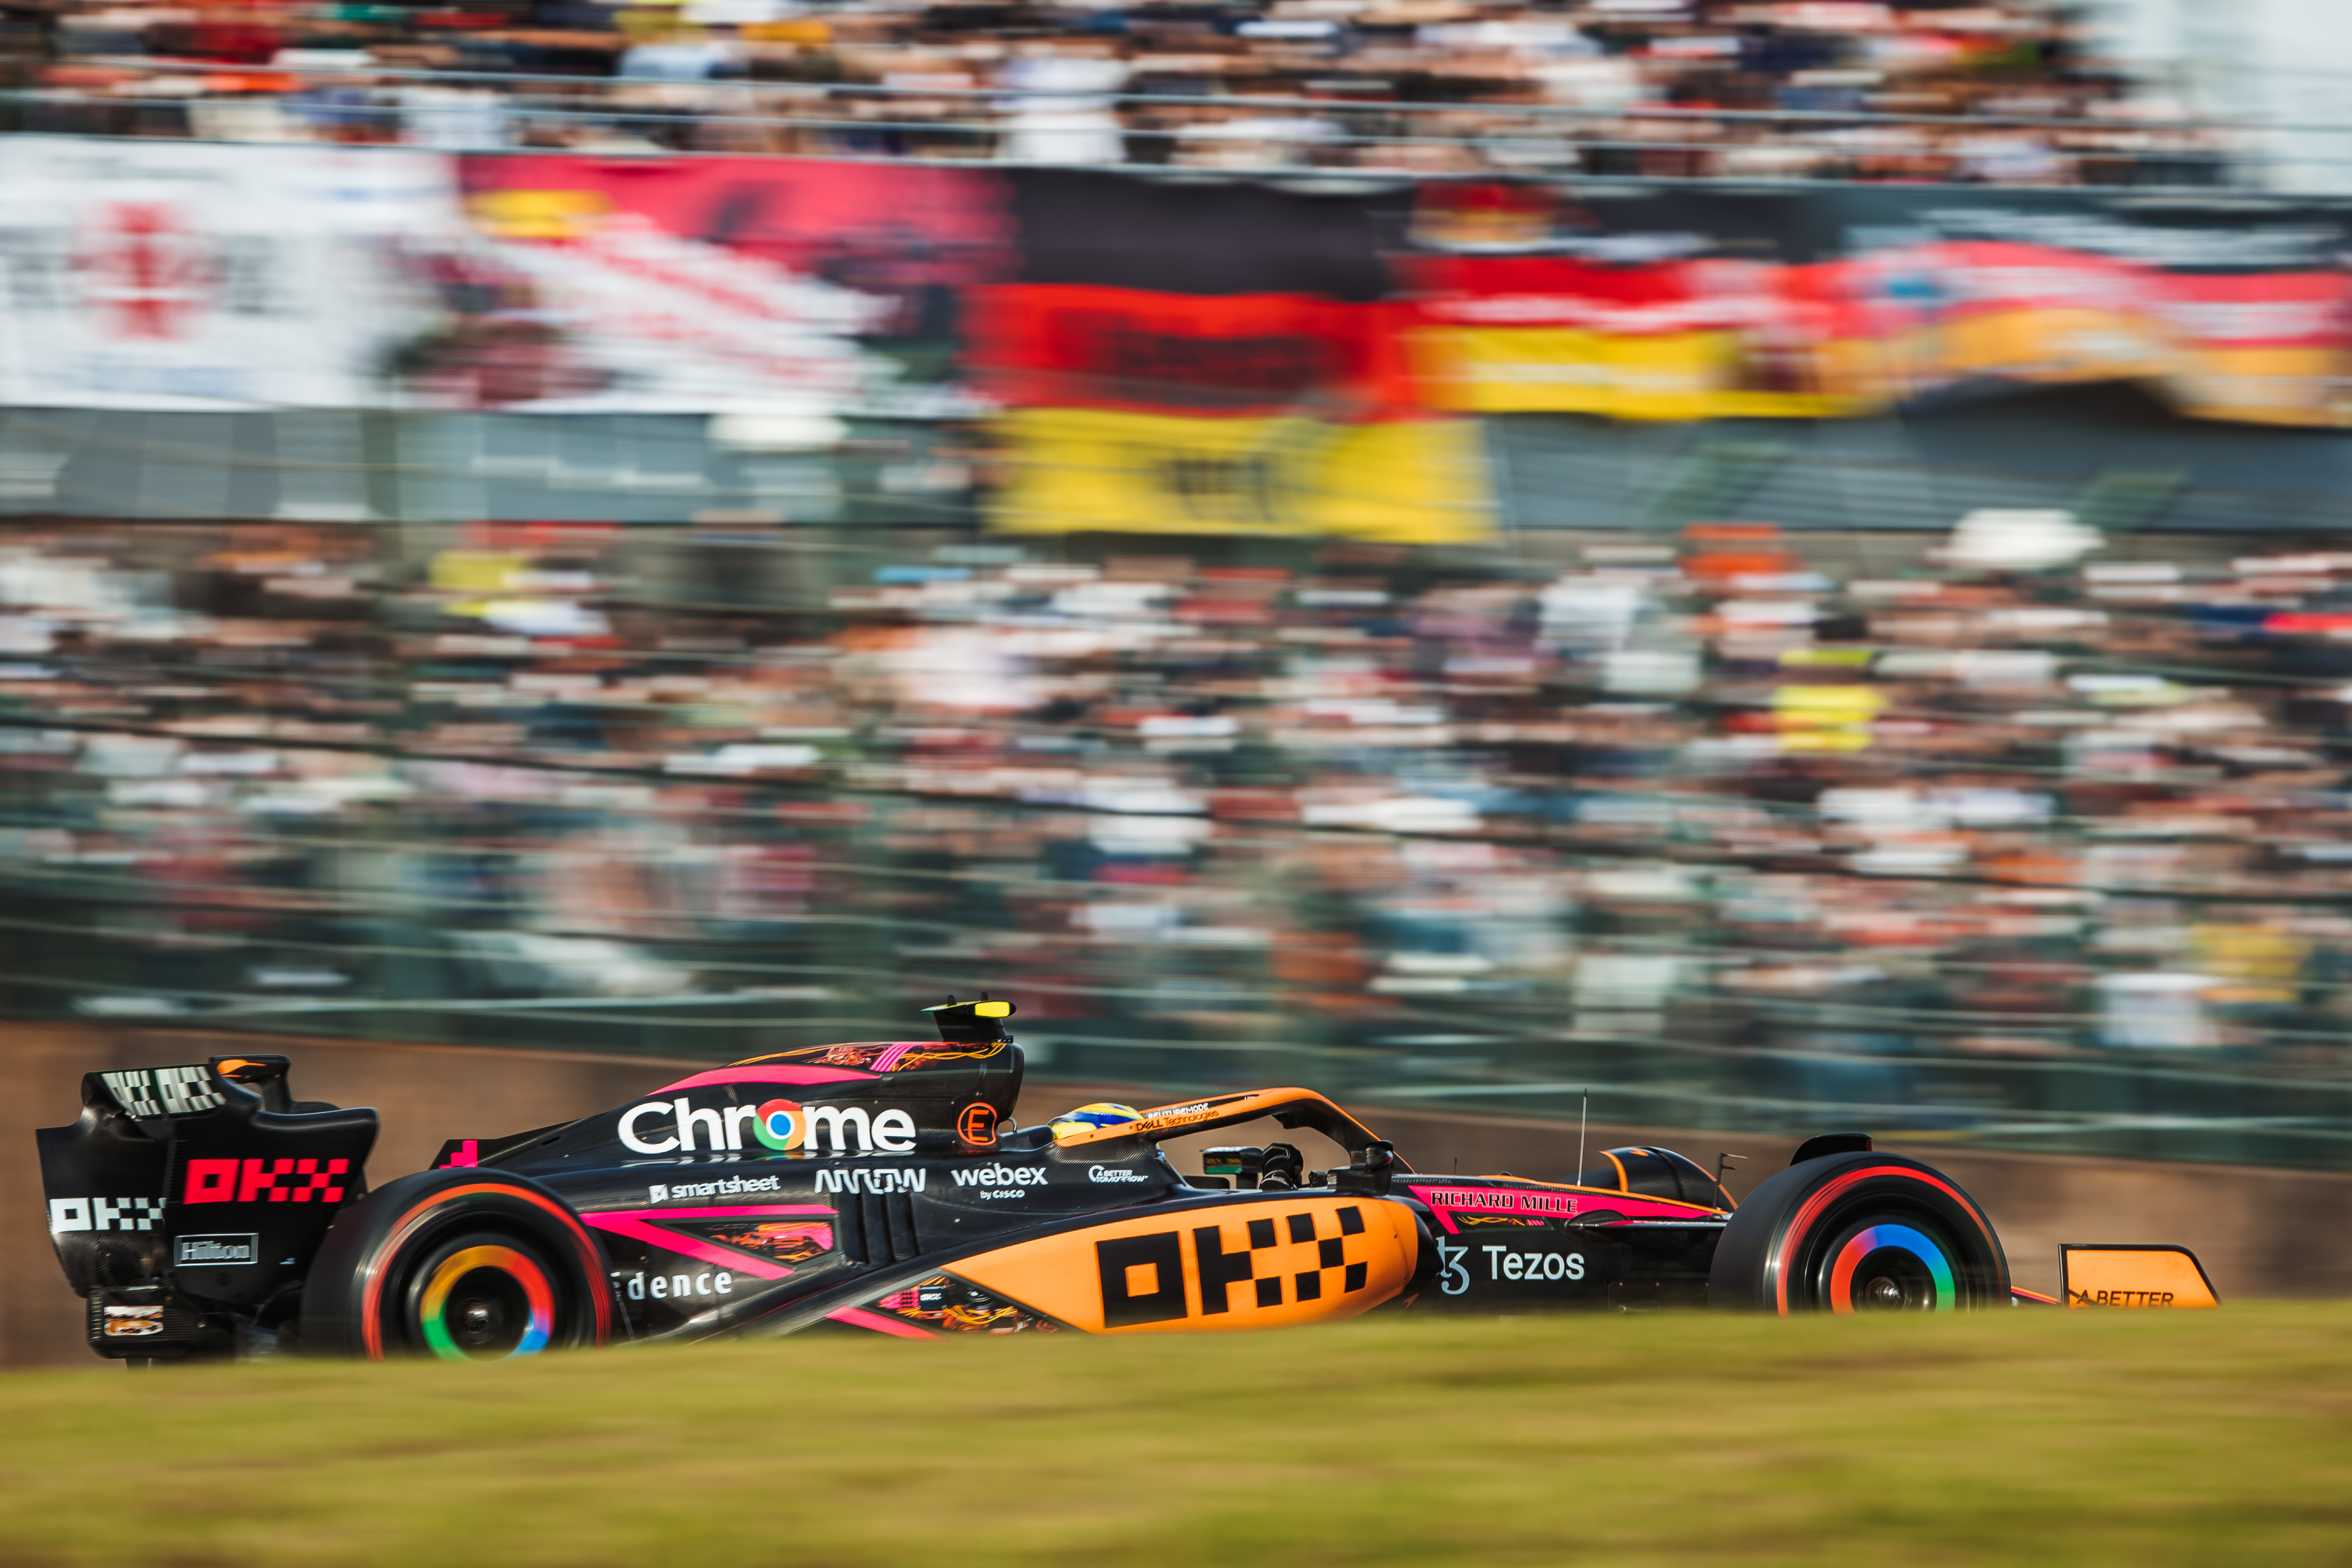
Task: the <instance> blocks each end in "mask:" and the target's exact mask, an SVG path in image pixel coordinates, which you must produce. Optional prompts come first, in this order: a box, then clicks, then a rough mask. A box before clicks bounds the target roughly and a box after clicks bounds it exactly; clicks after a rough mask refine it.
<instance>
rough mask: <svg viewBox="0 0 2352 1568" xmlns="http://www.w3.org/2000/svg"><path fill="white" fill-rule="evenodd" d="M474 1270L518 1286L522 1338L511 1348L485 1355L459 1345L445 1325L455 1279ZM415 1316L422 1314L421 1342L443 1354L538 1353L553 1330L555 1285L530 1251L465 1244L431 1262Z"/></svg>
mask: <svg viewBox="0 0 2352 1568" xmlns="http://www.w3.org/2000/svg"><path fill="white" fill-rule="evenodd" d="M478 1272H488V1273H492V1274H498V1275H502V1276H504V1277H505V1279H507V1280H508V1281H509V1283H510V1285H511V1287H512V1289H517V1290H520V1292H521V1295H522V1299H523V1303H524V1307H525V1314H524V1321H523V1329H522V1336H521V1338H520V1339H518V1340H517V1341H516V1342H515V1343H514V1345H513V1347H512V1348H511V1349H509V1350H507V1351H505V1352H499V1353H494V1354H491V1355H487V1356H484V1355H477V1354H476V1353H474V1352H471V1351H468V1350H467V1349H466V1348H465V1347H464V1346H463V1345H460V1344H459V1343H458V1342H457V1335H456V1334H454V1333H452V1332H451V1331H450V1327H449V1318H448V1312H449V1299H450V1297H451V1295H452V1294H454V1293H455V1292H456V1290H457V1285H458V1283H459V1281H461V1280H463V1279H465V1278H466V1277H467V1275H469V1274H474V1273H478ZM417 1316H418V1317H419V1318H420V1319H422V1320H423V1325H422V1326H423V1328H424V1331H425V1347H426V1348H427V1349H429V1350H430V1351H432V1352H433V1353H434V1354H435V1355H436V1356H440V1357H442V1358H444V1359H445V1360H448V1361H503V1360H506V1359H507V1358H508V1357H510V1356H519V1355H536V1354H538V1353H539V1352H541V1351H543V1350H545V1349H546V1348H547V1346H548V1342H549V1341H550V1340H551V1339H553V1338H554V1336H555V1287H554V1286H553V1285H552V1284H551V1283H550V1282H549V1280H548V1278H547V1270H546V1269H544V1268H541V1267H540V1264H539V1260H538V1259H537V1258H532V1257H531V1256H530V1254H529V1253H525V1252H518V1251H516V1250H515V1249H514V1248H513V1247H466V1248H465V1249H463V1250H462V1251H458V1252H453V1253H451V1254H450V1255H449V1256H448V1257H446V1258H443V1259H441V1261H440V1262H439V1263H437V1264H436V1265H435V1266H434V1269H433V1273H432V1276H431V1277H430V1278H429V1279H426V1280H425V1289H424V1290H423V1292H422V1293H421V1295H420V1297H419V1299H418V1300H417Z"/></svg>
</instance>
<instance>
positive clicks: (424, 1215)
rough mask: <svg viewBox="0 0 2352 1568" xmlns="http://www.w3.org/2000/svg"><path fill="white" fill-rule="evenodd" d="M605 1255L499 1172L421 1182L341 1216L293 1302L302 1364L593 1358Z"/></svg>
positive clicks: (568, 1218) (606, 1321)
mask: <svg viewBox="0 0 2352 1568" xmlns="http://www.w3.org/2000/svg"><path fill="white" fill-rule="evenodd" d="M613 1322H614V1306H613V1294H612V1289H611V1287H610V1285H609V1283H608V1282H607V1278H606V1262H605V1258H604V1248H603V1247H600V1246H599V1245H598V1244H597V1242H596V1238H595V1237H594V1236H593V1234H592V1233H591V1232H590V1231H589V1229H588V1227H587V1226H585V1225H583V1224H582V1223H581V1220H580V1216H579V1215H576V1214H574V1213H573V1212H572V1209H571V1208H570V1206H569V1205H566V1204H564V1203H563V1201H562V1199H560V1198H558V1197H556V1196H555V1195H554V1194H552V1193H550V1192H549V1191H548V1190H547V1189H546V1188H544V1187H542V1186H541V1185H540V1184H538V1183H536V1182H532V1181H530V1180H528V1179H526V1178H524V1177H521V1176H517V1175H510V1174H508V1173H504V1172H500V1171H487V1170H482V1169H479V1168H476V1167H458V1168H452V1169H444V1170H436V1171H419V1172H417V1173H415V1175H409V1176H403V1177H401V1178H400V1179H399V1180H397V1181H394V1182H390V1183H387V1184H384V1185H383V1186H381V1187H379V1188H377V1189H376V1190H375V1191H374V1192H373V1193H370V1194H368V1195H367V1196H366V1197H365V1198H363V1199H362V1200H361V1201H360V1202H359V1203H356V1204H354V1205H352V1206H351V1207H350V1208H349V1209H346V1210H345V1211H344V1212H343V1213H342V1214H341V1215H339V1216H337V1218H336V1220H335V1224H334V1227H333V1228H332V1229H331V1230H330V1231H328V1233H327V1238H326V1240H325V1242H324V1243H322V1244H321V1245H320V1248H319V1256H318V1259H317V1261H315V1262H314V1263H313V1264H312V1265H311V1266H310V1276H309V1278H308V1279H306V1280H305V1282H304V1284H303V1289H302V1344H303V1348H304V1349H305V1350H306V1351H309V1352H316V1353H321V1354H328V1355H352V1356H361V1357H364V1358H365V1359H367V1360H370V1361H383V1360H387V1359H389V1358H392V1357H395V1356H403V1355H434V1356H440V1357H444V1358H446V1359H450V1360H501V1359H504V1358H505V1357H508V1356H512V1355H530V1354H536V1353H537V1352H541V1351H544V1350H566V1349H571V1348H573V1347H577V1346H584V1345H601V1344H603V1343H604V1342H605V1341H606V1340H607V1339H608V1338H610V1337H611V1334H612V1331H613Z"/></svg>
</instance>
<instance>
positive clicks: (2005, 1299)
mask: <svg viewBox="0 0 2352 1568" xmlns="http://www.w3.org/2000/svg"><path fill="white" fill-rule="evenodd" d="M2009 1301H2010V1296H2009V1259H2008V1258H2007V1256H2006V1255H2004V1254H2003V1253H2002V1251H2001V1247H2000V1237H1998V1236H1996V1235H1995V1234H1994V1233H1993V1228H1992V1222H1991V1221H1990V1220H1988V1219H1987V1218H1985V1215H1984V1211H1983V1210H1982V1209H1980V1208H1979V1207H1978V1206H1977V1205H1976V1200H1975V1199H1973V1198H1971V1197H1969V1195H1968V1194H1966V1193H1964V1192H1962V1191H1961V1190H1960V1187H1959V1184H1958V1183H1956V1182H1954V1181H1953V1180H1952V1179H1951V1178H1950V1177H1948V1176H1946V1175H1943V1174H1942V1173H1938V1172H1937V1171H1936V1170H1935V1169H1933V1168H1932V1167H1930V1166H1927V1165H1923V1164H1921V1163H1919V1162H1917V1161H1916V1160H1906V1159H1905V1158H1903V1157H1902V1156H1901V1155H1899V1154H1880V1153H1875V1152H1855V1153H1845V1154H1832V1155H1825V1156H1823V1157H1822V1158H1821V1159H1817V1160H1807V1161H1805V1162H1803V1163H1801V1164H1796V1165H1791V1166H1790V1167H1789V1168H1788V1169H1787V1170H1785V1171H1782V1172H1781V1173H1780V1174H1778V1175H1776V1176H1773V1177H1772V1178H1770V1179H1769V1181H1767V1182H1765V1183H1764V1184H1762V1185H1761V1186H1759V1187H1758V1188H1757V1189H1756V1190H1755V1191H1754V1192H1753V1193H1751V1194H1748V1201H1747V1202H1746V1203H1744V1204H1742V1205H1739V1208H1738V1212H1736V1213H1735V1214H1734V1215H1732V1216H1731V1223H1730V1224H1729V1225H1728V1226H1726V1227H1725V1228H1724V1232H1723V1240H1722V1241H1721V1243H1719V1244H1718V1245H1717V1247H1716V1249H1715V1263H1714V1267H1713V1268H1712V1269H1711V1271H1710V1272H1709V1274H1708V1277H1707V1304H1708V1305H1709V1306H1711V1307H1717V1308H1729V1309H1732V1310H1747V1311H1765V1312H1776V1313H1778V1314H1780V1316H1782V1317H1787V1316H1789V1315H1790V1314H1791V1313H1795V1312H1837V1313H1841V1314H1843V1313H1853V1312H1874V1311H1915V1312H1916V1311H1954V1310H1966V1309H1970V1308H1976V1307H1993V1306H2007V1305H2009Z"/></svg>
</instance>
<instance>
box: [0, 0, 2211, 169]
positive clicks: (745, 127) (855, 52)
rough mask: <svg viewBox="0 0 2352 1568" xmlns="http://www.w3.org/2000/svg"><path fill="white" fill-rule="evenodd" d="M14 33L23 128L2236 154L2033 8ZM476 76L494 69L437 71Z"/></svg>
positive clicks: (102, 8) (1644, 4)
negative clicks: (2135, 85)
mask: <svg viewBox="0 0 2352 1568" xmlns="http://www.w3.org/2000/svg"><path fill="white" fill-rule="evenodd" d="M0 10H5V18H6V31H5V34H0V39H4V40H5V47H6V48H7V49H8V51H9V58H8V62H7V63H8V67H9V74H10V75H11V76H13V77H14V78H15V79H16V83H17V85H18V88H19V90H18V91H16V92H15V93H14V94H12V96H11V101H10V105H9V109H8V118H9V121H10V122H11V123H13V124H14V125H15V126H16V128H19V129H26V130H38V131H61V132H113V133H135V134H160V135H194V136H198V137H202V138H208V139H220V140H282V139H317V140H325V141H342V142H412V143H418V144H424V145H430V146H437V147H444V148H451V149H467V150H478V149H486V148H496V147H500V146H528V147H554V148H570V149H575V150H580V151H591V152H594V151H609V152H630V151H635V152H650V151H659V150H663V149H681V150H694V151H722V152H766V153H812V154H814V153H823V154H827V155H834V156H845V155H849V156H875V155H909V156H929V157H940V158H991V157H994V158H1003V159H1012V160H1023V161H1042V162H1052V163H1176V164H1185V165H1199V166H1209V167H1243V166H1265V165H1267V164H1307V165H1323V166H1339V167H1360V168H1380V169H1388V170H1406V171H1412V172H1414V173H1418V174H1439V175H1442V174H1449V173H1467V172H1474V171H1480V170H1497V169H1499V170H1505V171H1521V172H1527V173H1571V172H1574V173H1581V174H1588V175H1612V174H1615V175H1640V176H1645V177H1653V178H1657V177H1708V176H1723V177H1738V178H1759V177H1781V178H1786V177H1818V178H1841V179H1863V180H1898V181H1911V182H1917V181H1957V182H1982V183H1992V184H2007V185H2031V184H2194V183H2206V182H2210V181H2212V180H2215V179H2217V178H2219V177H2220V176H2221V170H2222V168H2223V159H2224V156H2225V153H2226V149H2225V147H2224V145H2223V143H2222V142H2221V139H2220V137H2219V134H2218V133H2217V132H2213V131H2211V130H2208V129H2199V128H2196V127H2192V126H2188V125H2185V124H2183V123H2182V122H2181V115H2180V110H2179V106H2178V105H2177V104H2174V103H2172V102H2170V101H2168V100H2164V99H2162V98H2160V97H2156V96H2151V95H2147V94H2145V93H2140V92H2136V91H2135V90H2134V89H2133V88H2132V86H2131V85H2130V84H2129V83H2128V82H2127V81H2126V79H2125V78H2124V77H2123V76H2122V75H2120V74H2119V73H2117V72H2116V71H2115V70H2114V69H2112V68H2107V67H2105V65H2104V64H2103V63H2102V61H2101V60H2099V59H2098V58H2096V57H2095V55H2094V54H2093V53H2091V52H2090V50H2089V49H2088V47H2086V43H2085V34H2084V29H2083V27H2082V26H2080V25H2079V23H2078V21H2077V20H2076V18H2075V17H2074V16H2073V15H2072V13H2071V11H2070V10H2069V8H2068V7H2066V6H2064V5H2055V4H2050V3H2046V0H1983V3H1965V0H1962V3H1948V0H1914V3H1911V4H1901V5H1896V4H1887V3H1883V0H1581V3H1578V4H1566V5H1563V4H1557V3H1553V0H1132V3H1121V0H1101V3H1093V0H1088V3H1082V4H1064V5H1055V4H1051V3H1048V0H930V3H926V0H847V3H842V4H810V3H806V0H683V4H680V3H677V0H669V3H666V4H655V5H630V4H620V5H603V4H592V3H582V0H453V3H452V4H450V5H444V6H437V7H435V6H425V5H363V4H348V5H319V4H278V3H268V0H261V3H254V4H245V5H217V4H205V5H140V4H130V3H123V0H38V3H35V0H8V4H7V5H5V7H0ZM461 72H462V73H488V76H482V75H467V76H449V77H447V78H446V79H435V78H434V77H432V76H430V75H425V74H419V73H461ZM498 76H511V77H514V78H516V79H515V80H512V81H508V82H499V81H497V80H495V79H493V78H495V77H498ZM1244 100H1255V101H1244Z"/></svg>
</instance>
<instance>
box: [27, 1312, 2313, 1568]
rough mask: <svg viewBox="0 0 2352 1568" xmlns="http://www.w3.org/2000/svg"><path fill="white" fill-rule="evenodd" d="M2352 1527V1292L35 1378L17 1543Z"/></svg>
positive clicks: (744, 1547) (1134, 1549)
mask: <svg viewBox="0 0 2352 1568" xmlns="http://www.w3.org/2000/svg"><path fill="white" fill-rule="evenodd" d="M1840 1559H1844V1560H1850V1561H1856V1562H1877V1563H1900V1564H1902V1565H1904V1568H1933V1565H1936V1564H1942V1563H2000V1564H2004V1565H2010V1564H2033V1563H2069V1564H2072V1563H2128V1564H2131V1565H2132V1568H2169V1565H2174V1564H2184V1565H2185V1564H2208V1563H2263V1564H2301V1563H2330V1564H2343V1563H2352V1306H2347V1305H2341V1304H2330V1305H2325V1306H2309V1305H2263V1306H2251V1307H2232V1308H2229V1309H2226V1310H2222V1311H2220V1312H2203V1313H2188V1312H2184V1313H2146V1314H2126V1313H2112V1314H2110V1313H2090V1312H2072V1313H2069V1312H2057V1311H2026V1310H2020V1311H2015V1312H1999V1313H1990V1314H1986V1315H1983V1316H1980V1317H1971V1318H1967V1319H1949V1318H1947V1319H1895V1320H1891V1321H1890V1320H1865V1321H1853V1320H1843V1321H1839V1320H1820V1319H1815V1320H1810V1321H1795V1322H1779V1321H1762V1320H1755V1319H1727V1318H1723V1317H1707V1316H1704V1315H1696V1314H1694V1315H1687V1316H1669V1315H1663V1314H1661V1315H1651V1316H1643V1317H1633V1318H1627V1317H1597V1318H1582V1319H1575V1318H1555V1319H1517V1320H1510V1321H1492V1320H1478V1321H1463V1320H1454V1321H1445V1320H1433V1321H1411V1320H1403V1319H1399V1320H1392V1321H1391V1320H1383V1321H1374V1322H1368V1323H1359V1324H1355V1325H1351V1326H1349V1327H1345V1328H1337V1329H1328V1330H1319V1331H1292V1332H1288V1333H1273V1334H1262V1335H1235V1336H1224V1337H1214V1338H1185V1339H1142V1340H1126V1341H1120V1342H1102V1341H1081V1340H1077V1339H1075V1338H1072V1337H1068V1336H1064V1337H1060V1338H1055V1339H1048V1340H1029V1339H1022V1340H1005V1341H994V1342H978V1343H970V1342H964V1343H952V1344H934V1345H922V1344H910V1343H905V1342H885V1341H875V1342H864V1341H855V1340H840V1339H824V1340H819V1339H814V1338H810V1339H802V1340H786V1341H781V1342H772V1343H756V1344H740V1343H739V1344H726V1345H713V1346H708V1347H701V1348H696V1349H685V1350H649V1351H637V1352H609V1353H605V1354H574V1355H568V1356H555V1357H547V1358H542V1359H541V1360H539V1361H537V1362H535V1363H516V1364H499V1365H483V1366H447V1365H441V1364H414V1363H412V1364H403V1365H394V1366H366V1365H351V1364H300V1363H279V1364H272V1365H252V1366H244V1367H218V1368H205V1369H190V1370H186V1371H182V1372H176V1373H174V1372H158V1373H149V1374H144V1375H137V1376H133V1375H128V1374H125V1373H120V1372H113V1371H111V1370H107V1371H103V1372H96V1373H29V1374H22V1375H17V1376H13V1377H8V1378H5V1380H0V1563H6V1564H10V1565H16V1564H59V1565H63V1564H82V1563H153V1564H163V1565H167V1568H213V1565H216V1564H237V1565H240V1568H242V1565H246V1564H268V1565H274V1564H302V1565H304V1568H314V1565H317V1564H323V1563H335V1564H341V1563H353V1564H386V1565H391V1564H399V1565H402V1568H408V1565H412V1564H441V1563H449V1564H474V1563H483V1564H499V1565H501V1568H504V1565H509V1564H511V1565H518V1568H541V1565H546V1568H673V1565H675V1568H738V1565H740V1568H774V1565H778V1564H793V1565H796V1568H866V1565H868V1564H874V1565H886V1564H887V1565H890V1568H898V1565H901V1564H921V1563H940V1564H954V1565H957V1568H978V1565H986V1564H994V1563H1103V1564H1118V1565H1120V1568H1156V1565H1160V1564H1171V1563H1218V1564H1225V1563H1233V1564H1246V1565H1249V1568H1259V1565H1268V1568H1271V1565H1280V1568H1323V1565H1327V1564H1375V1563H1379V1564H1386V1563H1398V1564H1405V1563H1411V1564H1436V1563H1465V1564H1466V1563H1475V1564H1481V1565H1493V1564H1517V1563H1530V1564H1535V1563H1545V1564H1548V1563H1586V1562H1590V1563H1608V1564H1611V1565H1612V1568H1644V1565H1648V1564H1657V1565H1660V1568H1664V1565H1667V1564H1673V1565H1675V1568H1691V1565H1695V1564H1713V1563H1743V1564H1745V1563H1759V1564H1777V1563H1788V1564H1806V1565H1809V1568H1810V1565H1813V1564H1818V1563H1823V1562H1829V1561H1835V1560H1840Z"/></svg>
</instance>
